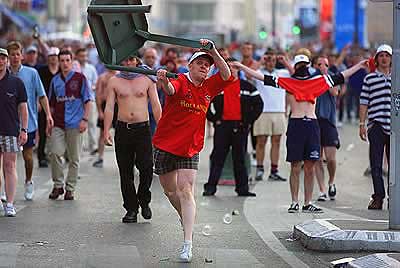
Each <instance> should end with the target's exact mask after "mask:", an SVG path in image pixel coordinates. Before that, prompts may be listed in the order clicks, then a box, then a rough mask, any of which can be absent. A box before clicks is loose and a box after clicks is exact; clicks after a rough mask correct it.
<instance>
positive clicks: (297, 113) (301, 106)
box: [287, 94, 317, 118]
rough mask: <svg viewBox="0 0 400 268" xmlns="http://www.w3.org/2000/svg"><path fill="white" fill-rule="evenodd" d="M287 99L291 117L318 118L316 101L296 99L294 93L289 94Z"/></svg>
mask: <svg viewBox="0 0 400 268" xmlns="http://www.w3.org/2000/svg"><path fill="white" fill-rule="evenodd" d="M287 101H288V103H289V106H290V111H291V115H290V118H303V117H308V118H317V116H316V114H315V103H314V104H312V103H311V102H307V101H301V102H298V101H296V99H295V97H294V96H293V95H292V94H287Z"/></svg>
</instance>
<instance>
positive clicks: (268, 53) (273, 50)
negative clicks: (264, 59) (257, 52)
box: [264, 47, 277, 55]
mask: <svg viewBox="0 0 400 268" xmlns="http://www.w3.org/2000/svg"><path fill="white" fill-rule="evenodd" d="M276 54H277V52H276V50H275V49H273V48H270V47H269V48H267V50H266V51H265V52H264V55H276Z"/></svg>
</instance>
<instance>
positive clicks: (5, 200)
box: [0, 193, 7, 203]
mask: <svg viewBox="0 0 400 268" xmlns="http://www.w3.org/2000/svg"><path fill="white" fill-rule="evenodd" d="M0 200H1V202H3V203H7V196H6V194H5V193H1V195H0Z"/></svg>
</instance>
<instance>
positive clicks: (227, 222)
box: [223, 213, 232, 224]
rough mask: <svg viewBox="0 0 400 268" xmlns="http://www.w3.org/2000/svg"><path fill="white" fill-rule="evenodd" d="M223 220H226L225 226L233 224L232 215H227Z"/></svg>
mask: <svg viewBox="0 0 400 268" xmlns="http://www.w3.org/2000/svg"><path fill="white" fill-rule="evenodd" d="M223 220H224V223H225V224H231V223H232V215H231V214H230V213H226V214H225V215H224V218H223Z"/></svg>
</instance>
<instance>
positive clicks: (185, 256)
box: [179, 241, 193, 262]
mask: <svg viewBox="0 0 400 268" xmlns="http://www.w3.org/2000/svg"><path fill="white" fill-rule="evenodd" d="M192 257H193V254H192V241H185V242H183V246H182V250H181V252H180V255H179V259H180V260H181V261H183V262H191V261H192Z"/></svg>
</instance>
